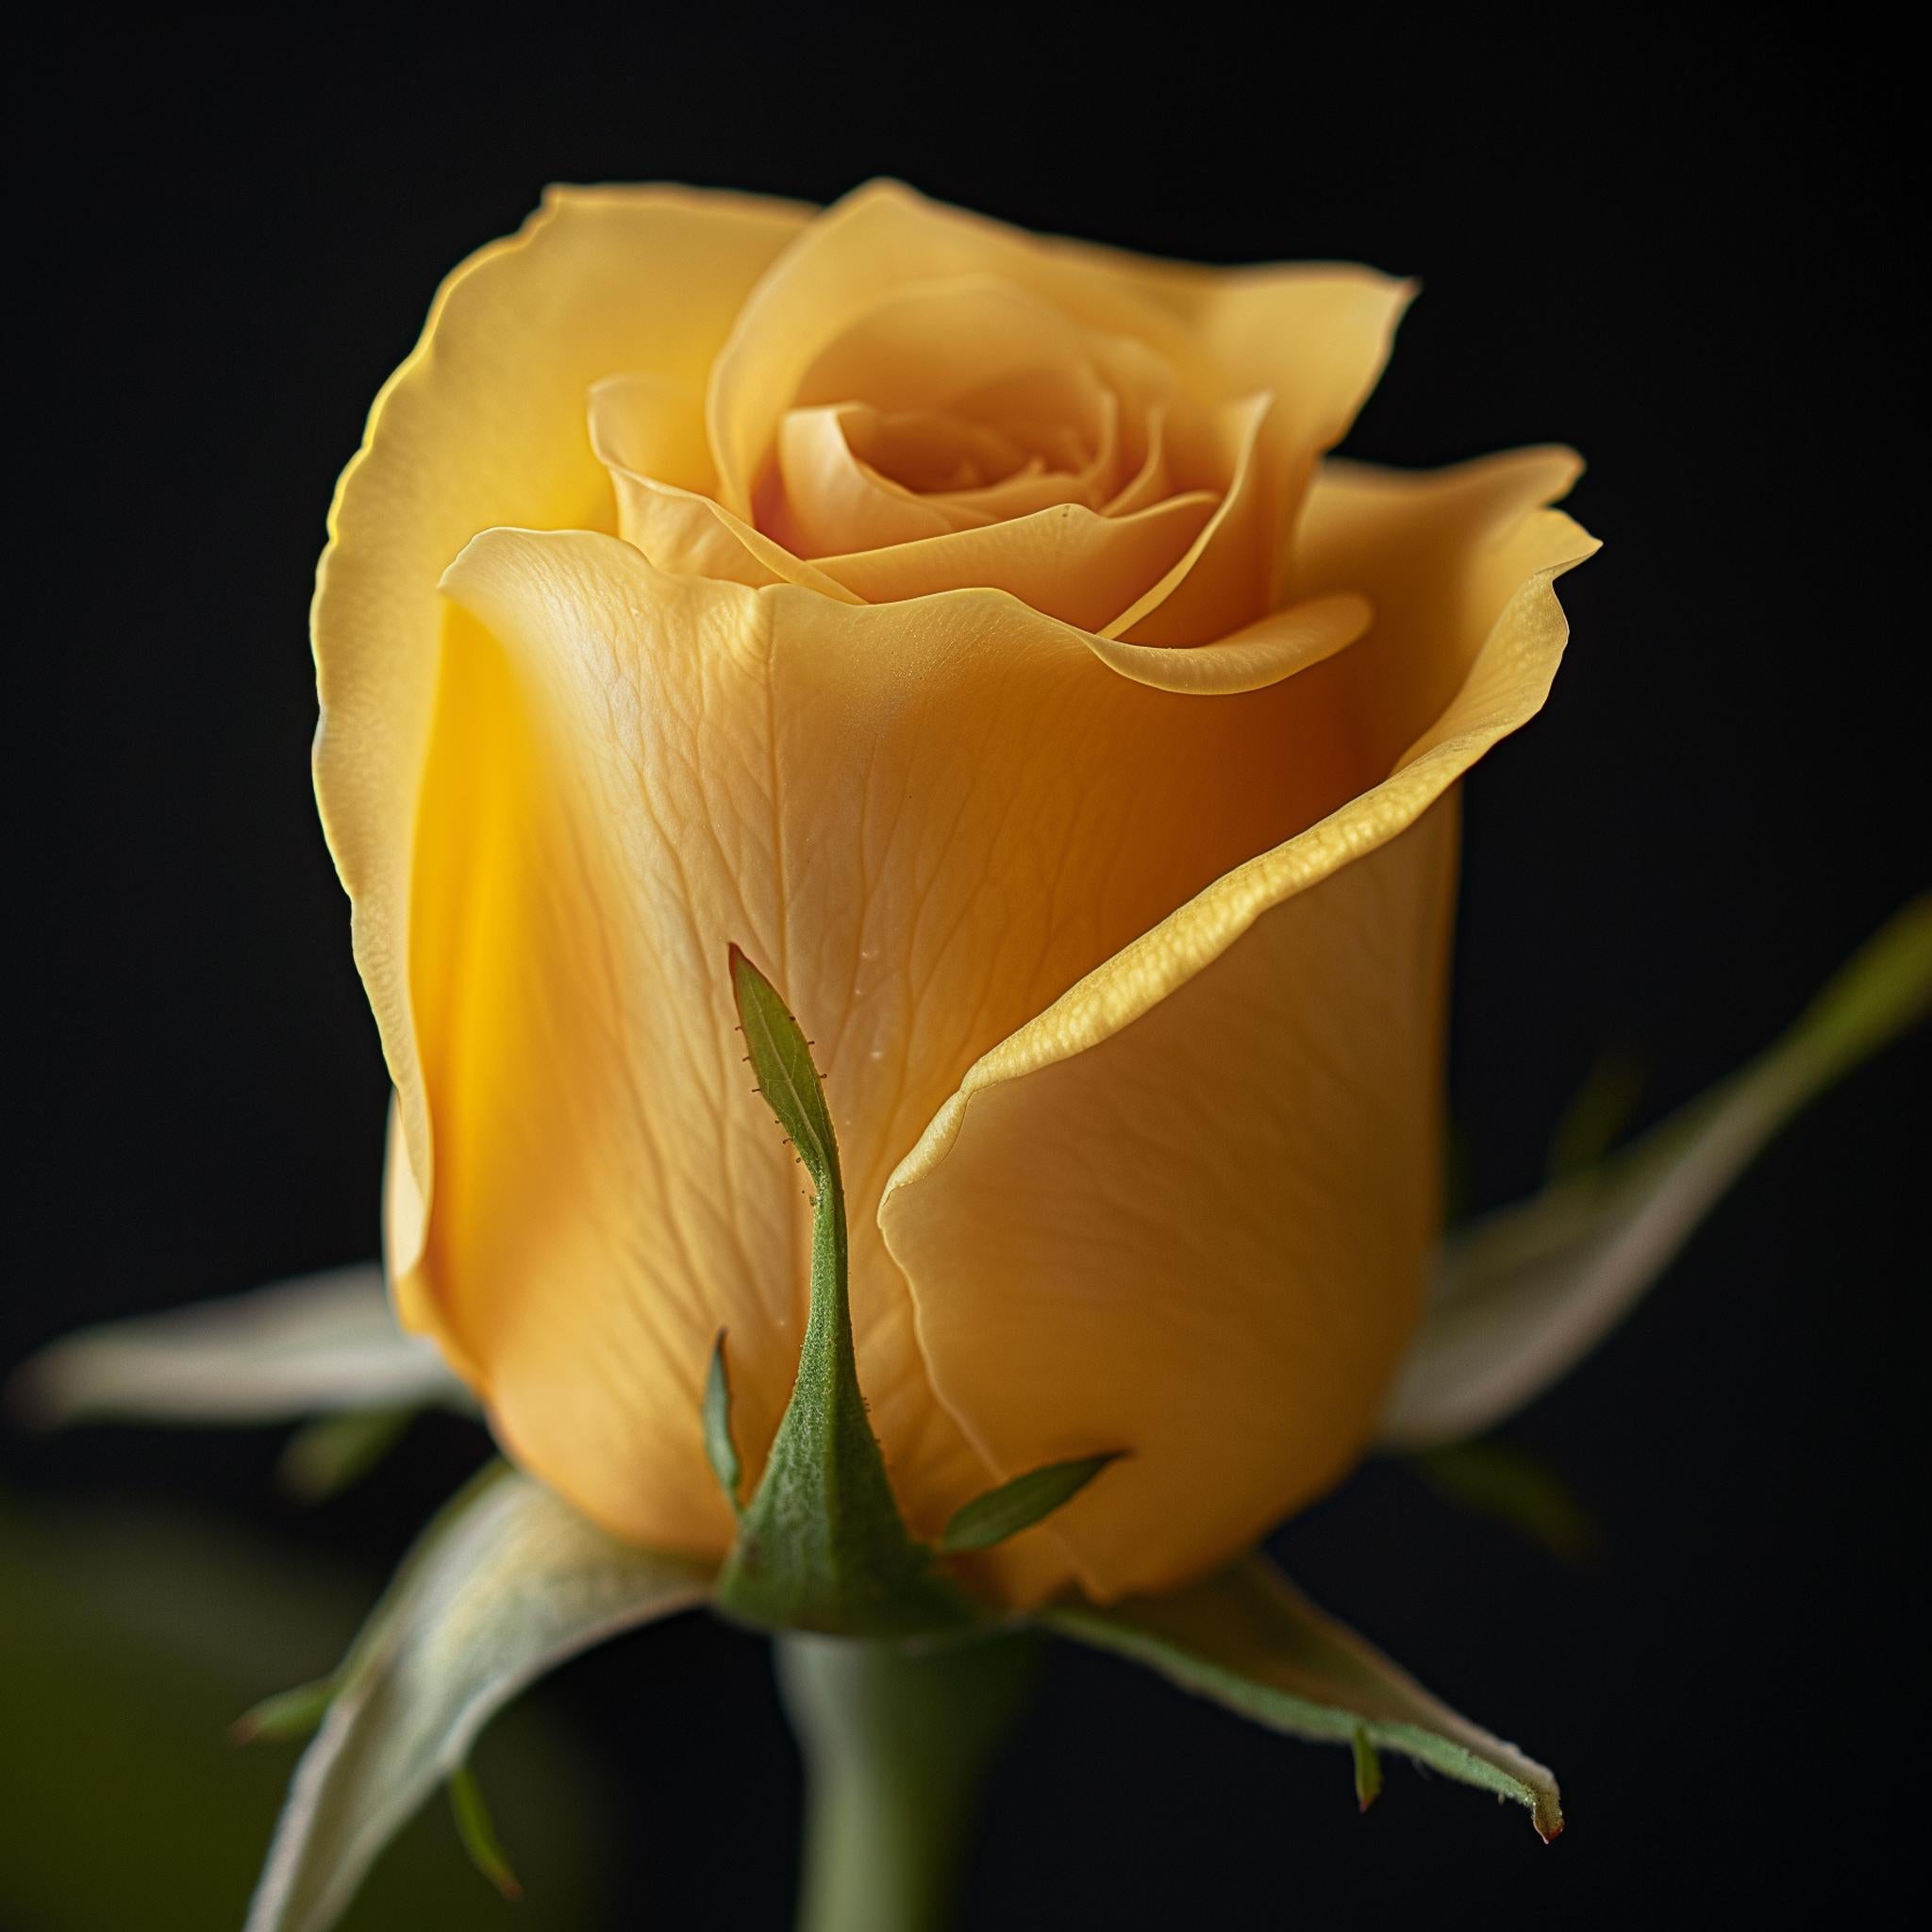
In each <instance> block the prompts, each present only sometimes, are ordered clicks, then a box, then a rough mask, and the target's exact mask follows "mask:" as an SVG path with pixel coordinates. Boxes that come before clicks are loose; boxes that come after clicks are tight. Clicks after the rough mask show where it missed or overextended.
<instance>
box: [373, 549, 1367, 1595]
mask: <svg viewBox="0 0 1932 1932" xmlns="http://www.w3.org/2000/svg"><path fill="white" fill-rule="evenodd" d="M448 584H449V588H450V594H451V596H452V598H453V599H454V600H455V602H456V604H457V606H458V612H459V615H458V619H457V620H456V621H453V623H452V625H451V626H450V629H449V634H448V641H447V644H446V647H445V649H446V668H445V672H444V676H443V682H442V689H441V698H440V709H439V717H438V724H437V729H436V733H435V736H434V741H433V749H432V754H431V758H430V761H429V770H428V777H427V781H426V784H425V793H424V800H423V806H422V811H421V832H420V839H419V850H418V855H417V865H418V875H417V882H416V897H415V902H414V907H413V913H412V922H413V923H412V926H411V930H410V946H411V961H410V966H411V990H412V998H413V1006H414V1011H415V1013H416V1016H417V1024H418V1028H419V1032H420V1039H421V1051H422V1062H423V1066H424V1073H425V1091H426V1094H427V1101H428V1110H429V1114H430V1118H431V1122H432V1124H433V1129H434V1135H433V1139H434V1148H435V1159H436V1166H435V1173H434V1176H433V1185H431V1186H430V1187H429V1188H428V1189H427V1191H426V1195H427V1198H426V1203H425V1204H422V1206H421V1207H419V1208H418V1210H417V1211H418V1212H419V1213H426V1229H425V1241H424V1246H423V1254H422V1257H421V1261H420V1264H419V1265H418V1267H417V1268H416V1269H415V1270H414V1272H413V1273H412V1274H411V1275H410V1276H409V1278H408V1283H407V1297H408V1306H409V1307H412V1308H413V1309H415V1310H417V1311H418V1312H419V1319H423V1320H425V1321H428V1322H431V1323H433V1324H435V1325H436V1326H437V1327H438V1329H439V1332H440V1333H441V1334H442V1335H443V1336H444V1338H445V1340H446V1341H447V1344H448V1346H449V1347H450V1350H451V1354H452V1357H453V1358H454V1359H456V1360H457V1361H458V1362H459V1363H460V1364H462V1365H463V1367H464V1368H465V1371H466V1373H468V1374H470V1375H471V1376H472V1377H473V1379H474V1380H475V1383H476V1384H477V1386H478V1388H479V1390H480V1391H482V1392H483V1394H484V1395H485V1397H486V1399H487V1400H488V1402H489V1404H490V1407H491V1412H492V1414H493V1416H494V1418H495V1420H496V1423H497V1425H498V1427H499V1429H500V1431H501V1432H502V1434H503V1436H504V1439H505V1441H507V1442H508V1444H509V1445H510V1446H511V1448H512V1449H513V1450H514V1451H515V1453H516V1454H517V1456H518V1457H519V1458H520V1459H521V1460H522V1461H524V1462H525V1464H526V1465H527V1466H528V1467H529V1468H531V1469H532V1470H533V1471H535V1472H536V1473H537V1474H540V1475H541V1476H542V1477H544V1478H545V1479H546V1480H547V1481H549V1482H551V1483H553V1484H554V1485H556V1486H557V1487H558V1489H560V1490H561V1491H563V1492H564V1493H566V1494H567V1495H570V1496H571V1497H572V1498H573V1499H575V1501H576V1502H578V1503H579V1504H580V1505H581V1506H582V1507H585V1508H586V1509H588V1510H589V1511H590V1512H591V1514H592V1515H594V1516H596V1517H597V1518H598V1519H599V1520H600V1521H602V1522H605V1523H607V1524H609V1525H610V1526H611V1527H613V1528H615V1529H618V1530H620V1531H622V1532H623V1533H625V1534H627V1535H630V1536H633V1537H635V1538H638V1539H641V1540H646V1541H650V1540H655V1541H674V1542H676V1543H678V1544H682V1545H690V1546H697V1547H705V1546H708V1541H707V1540H708V1539H710V1538H713V1537H715V1535H717V1534H719V1533H722V1530H723V1526H724V1525H723V1522H722V1519H720V1518H719V1517H718V1516H717V1513H716V1509H715V1505H714V1498H713V1491H714V1489H715V1486H714V1485H712V1484H711V1483H710V1482H709V1480H708V1477H707V1476H705V1474H703V1464H702V1451H701V1448H700V1445H699V1432H698V1404H697V1397H698V1389H699V1383H700V1381H701V1379H702V1375H703V1373H704V1368H705V1364H706V1361H707V1359H708V1352H709V1349H710V1345H711V1341H712V1338H713V1336H714V1335H715V1333H716V1331H717V1329H718V1328H719V1327H720V1326H724V1327H726V1328H728V1329H729V1331H730V1337H731V1340H730V1344H729V1346H730V1352H731V1358H732V1362H733V1368H734V1380H735V1383H736V1386H737V1390H738V1400H739V1410H740V1417H741V1443H742V1445H743V1447H744V1449H745V1452H746V1455H747V1459H748V1461H749V1462H750V1463H751V1464H752V1466H753V1467H754V1468H756V1466H757V1464H758V1460H759V1459H760V1457H761V1456H762V1453H763V1450H764V1447H765V1443H766V1440H767V1438H768V1437H769V1433H770V1430H771V1427H772V1425H773V1424H774V1421H775V1418H776V1415H777V1412H778V1409H779V1407H780V1406H781V1404H782V1402H783V1400H784V1398H785V1395H786V1392H787V1391H788V1389H789V1386H790V1381H791V1373H792V1370H793V1367H794V1365H795V1360H796V1352H797V1347H798V1341H799V1336H800V1332H801V1327H800V1324H801V1322H802V1317H803V1313H804V1306H805V1297H806V1281H805V1276H804V1273H803V1248H802V1244H801V1239H800V1235H801V1230H800V1216H801V1214H802V1211H803V1208H802V1203H801V1201H800V1199H799V1192H798V1187H799V1183H798V1178H797V1174H796V1171H795V1169H793V1168H792V1167H791V1165H790V1164H789V1162H788V1160H787V1159H786V1158H785V1157H784V1155H783V1152H782V1149H781V1148H780V1146H779V1143H778V1141H777V1139H776V1136H775V1134H774V1132H773V1130H772V1129H771V1126H770V1124H769V1121H768V1119H767V1118H766V1115H765V1111H764V1109H763V1108H761V1107H760V1106H759V1105H758V1103H757V1101H756V1099H755V1098H754V1096H753V1095H752V1094H751V1093H750V1091H748V1089H747V1087H746V1084H745V1076H744V1073H743V1069H742V1067H741V1065H740V1064H739V1054H740V1049H739V1047H738V1045H737V1043H736V1039H735V1035H734V1034H733V1032H732V1013H731V1009H730V1003H729V996H728V990H727V988H726V984H725V974H724V965H723V961H724V948H725V946H726V944H727V943H728V942H731V941H736V942H738V943H740V944H741V945H743V946H744V947H745V948H746V949H747V950H748V951H750V952H751V953H752V954H753V955H754V957H756V958H758V959H759V960H760V961H761V963H763V964H764V965H765V966H766V967H767V969H768V970H769V971H770V973H771V974H772V975H773V977H774V981H775V982H776V983H777V984H779V985H780V986H781V987H782V988H783V989H784V990H785V991H786V994H787V996H788V998H789V999H790V1000H791V1003H792V1005H793V1007H794V1008H795V1009H796V1010H797V1011H798V1012H799V1014H800V1016H801V1018H802V1020H803V1021H804V1024H806V1026H807V1028H808V1031H809V1033H810V1034H811V1035H812V1037H813V1038H814V1040H815V1041H816V1042H817V1051H818V1055H819V1058H820V1061H821V1064H822V1066H823V1067H824V1072H825V1076H826V1081H827V1087H828V1091H829V1093H830V1097H831V1104H832V1107H833V1110H834V1116H835V1119H836V1120H837V1123H838V1126H839V1132H840V1137H841V1147H842V1150H843V1156H844V1166H845V1173H846V1181H847V1188H848V1194H849V1198H850V1201H851V1204H852V1213H853V1274H852V1297H853V1308H854V1319H855V1326H856V1332H857V1336H858V1354H859V1367H860V1374H861V1377H862V1379H863V1381H864V1385H865V1389H866V1393H867V1397H868V1401H869V1403H870V1406H871V1411H872V1416H873V1420H874V1425H875V1426H876V1427H877V1429H878V1431H879V1434H880V1437H881V1439H882V1441H884V1443H885V1446H886V1451H887V1457H888V1461H889V1466H890V1468H891V1474H892V1476H893V1480H894V1482H895V1484H896V1485H897V1486H898V1488H899V1491H900V1494H901V1496H902V1498H903V1499H904V1500H905V1502H906V1504H907V1507H908V1512H909V1513H910V1515H911V1518H912V1520H913V1521H914V1522H915V1523H916V1524H919V1525H920V1526H921V1527H922V1528H924V1529H925V1530H927V1531H932V1530H935V1529H937V1528H938V1527H939V1526H940V1525H941V1524H942V1523H943V1522H944V1521H945V1519H946V1517H947V1516H948V1515H949V1514H950V1513H951V1511H952V1510H953V1509H954V1508H955V1507H958V1505H959V1504H960V1503H962V1502H964V1501H966V1500H967V1499H968V1498H969V1497H970V1496H972V1495H973V1494H974V1493H976V1492H977V1491H979V1490H980V1489H982V1488H984V1487H985V1486H986V1484H987V1482H988V1481H989V1480H990V1474H989V1472H988V1470H987V1468H986V1466H985V1465H984V1463H983V1462H982V1461H981V1459H980V1457H978V1455H977V1454H976V1453H975V1452H974V1450H973V1449H972V1448H971V1446H970V1445H969V1444H968V1442H967V1441H966V1440H965V1438H964V1437H963V1436H962V1435H961V1434H960V1432H959V1431H958V1427H957V1425H956V1424H954V1422H953V1421H952V1419H951V1417H950V1416H949V1415H948V1414H947V1413H946V1411H945V1410H944V1409H943V1408H942V1407H940V1406H939V1405H938V1404H937V1403H935V1402H934V1400H933V1398H932V1394H931V1391H930V1389H929V1386H928V1384H927V1381H926V1375H925V1370H924V1363H923V1361H922V1358H921V1357H920V1353H919V1349H918V1346H917V1342H916V1340H915V1337H914V1334H913V1329H912V1311H911V1305H910V1302H909V1299H908V1295H907V1291H906V1288H905V1284H904V1281H903V1279H902V1277H901V1275H900V1274H899V1271H898V1268H897V1267H896V1265H895V1264H894V1263H893V1261H892V1260H891V1257H890V1256H889V1255H888V1254H887V1252H886V1249H885V1247H884V1244H883V1241H882V1239H881V1236H880V1232H879V1228H878V1224H877V1220H876V1215H875V1211H874V1210H875V1208H876V1205H877V1203H878V1201H879V1198H880V1196H881V1194H882V1192H883V1190H884V1187H885V1183H886V1180H887V1178H888V1176H889V1175H890V1174H891V1172H892V1171H893V1169H894V1167H895V1166H896V1165H897V1164H898V1162H899V1160H900V1158H902V1157H903V1156H904V1155H905V1154H906V1152H907V1150H908V1148H909V1147H911V1146H912V1145H913V1143H914V1142H915V1141H917V1140H918V1139H919V1137H920V1135H921V1133H922V1132H923V1130H924V1128H925V1127H926V1125H927V1124H928V1123H929V1122H930V1121H931V1120H932V1118H933V1115H934V1114H935V1112H936V1111H938V1110H939V1109H940V1108H941V1105H942V1104H943V1103H944V1102H945V1100H946V1098H947V1096H948V1095H949V1094H951V1093H952V1092H953V1091H955V1090H956V1088H957V1087H958V1084H959V1082H960V1080H961V1079H962V1077H963V1076H964V1075H965V1074H966V1073H967V1071H968V1069H970V1068H971V1067H972V1066H973V1064H974V1061H975V1060H977V1059H978V1058H980V1057H981V1056H982V1055H984V1054H986V1053H987V1052H988V1051H989V1050H990V1049H991V1048H992V1047H994V1046H995V1045H996V1044H997V1043H998V1042H999V1041H1002V1040H1004V1039H1006V1038H1008V1036H1009V1035H1011V1034H1012V1033H1013V1032H1014V1031H1015V1029H1016V1028H1019V1027H1022V1026H1024V1024H1025V1023H1026V1022H1027V1021H1028V1020H1029V1019H1031V1018H1032V1017H1033V1016H1035V1015H1037V1014H1038V1013H1040V1012H1041V1009H1042V1008H1046V1007H1048V1006H1049V1005H1051V1003H1052V1002H1053V1001H1054V1000H1055V999H1056V998H1057V997H1058V995H1059V994H1060V993H1062V992H1063V991H1066V989H1067V988H1069V987H1070V986H1072V985H1074V983H1075V982H1076V981H1078V980H1079V979H1080V978H1081V977H1082V976H1083V975H1084V974H1088V973H1090V972H1091V970H1092V969H1093V968H1095V967H1097V966H1099V965H1100V964H1101V963H1102V962H1103V961H1105V960H1106V959H1108V958H1109V957H1111V956H1113V955H1115V954H1117V953H1118V952H1119V951H1120V950H1121V948H1122V947H1124V946H1125V945H1127V944H1128V943H1129V942H1130V941H1133V940H1134V938H1135V937H1136V935H1138V934H1141V933H1143V932H1145V931H1146V930H1147V929H1148V928H1149V927H1150V926H1152V925H1154V924H1157V923H1158V921H1159V920H1160V919H1161V918H1162V917H1163V915H1164V914H1166V913H1167V912H1169V911H1171V910H1172V909H1173V908H1174V907H1175V906H1178V905H1180V904H1182V903H1183V902H1185V901H1187V900H1188V899H1189V898H1190V897H1191V895H1192V894H1194V893H1196V892H1198V891H1201V890H1202V889H1203V888H1204V887H1206V886H1208V884H1209V883H1210V882H1211V881H1213V880H1214V879H1215V878H1217V877H1219V876H1220V875H1221V874H1224V873H1225V872H1227V871H1228V870H1229V869H1230V868H1231V867H1233V866H1236V865H1238V864H1239V863H1240V862H1241V860H1242V859H1243V858H1248V857H1250V856H1252V855H1253V854H1254V853H1256V852H1257V851H1262V850H1266V849H1267V848H1268V847H1270V846H1271V845H1273V844H1274V843H1277V842H1278V841H1279V840H1280V839H1281V838H1282V837H1283V836H1284V835H1285V834H1286V833H1287V832H1289V831H1291V830H1292V829H1295V828H1297V827H1300V826H1302V825H1306V824H1309V823H1311V822H1312V821H1313V820H1314V819H1315V818H1317V817H1319V816H1320V815H1321V814H1322V813H1323V812H1324V811H1326V810H1328V809H1331V808H1332V807H1333V806H1334V804H1336V803H1337V802H1338V801H1339V800H1340V799H1341V798H1343V797H1346V796H1347V795H1348V792H1349V791H1351V790H1352V789H1353V788H1354V786H1355V785H1356V784H1357V782H1358V774H1357V773H1356V772H1355V771H1354V770H1353V768H1352V767H1351V766H1349V764H1348V763H1347V762H1346V758H1345V750H1346V748H1345V745H1343V744H1342V743H1341V741H1339V740H1338V739H1337V738H1336V737H1335V735H1334V734H1333V733H1331V732H1329V731H1328V730H1327V728H1326V725H1327V721H1326V719H1325V718H1324V716H1323V715H1322V714H1321V713H1320V712H1319V711H1318V710H1316V709H1314V708H1311V707H1310V706H1309V705H1308V704H1307V702H1306V701H1305V700H1304V699H1303V698H1302V697H1301V696H1300V695H1299V690H1300V687H1301V686H1303V685H1304V684H1305V683H1306V682H1307V678H1305V677H1295V678H1289V679H1286V680H1284V681H1282V682H1280V683H1278V684H1275V685H1273V686H1270V687H1269V688H1267V689H1266V690H1262V691H1251V692H1248V693H1246V694H1245V695H1240V696H1229V697H1221V698H1216V699H1213V700H1211V701H1208V702H1204V701H1203V700H1201V699H1200V698H1198V697H1191V696H1180V695H1175V694H1174V693H1171V692H1167V691H1159V690H1156V689H1153V688H1151V687H1150V686H1148V685H1147V684H1145V683H1142V682H1138V681H1136V680H1134V679H1132V678H1130V677H1124V676H1122V675H1118V674H1117V673H1116V672H1114V671H1113V670H1112V669H1110V668H1109V667H1108V665H1106V664H1105V663H1103V662H1102V661H1100V659H1099V658H1096V657H1095V656H1094V654H1093V651H1092V649H1091V641H1090V640H1089V638H1088V637H1087V636H1086V634H1085V633H1083V632H1081V631H1078V630H1076V629H1074V628H1073V627H1071V626H1069V625H1062V624H1058V623H1055V622H1054V621H1052V620H1051V619H1048V618H1044V617H1042V616H1041V615H1040V614H1039V613H1037V612H1035V611H1032V610H1030V609H1028V608H1026V607H1024V606H1023V605H1021V604H1020V603H1018V602H1017V601H1015V600H1014V599H1013V598H1011V597H1009V596H1006V595H1003V594H1000V593H997V592H989V591H960V592H955V593H951V594H948V595H945V596H941V597H931V598H922V599H918V600H915V601H913V602H909V603H905V604H896V605H890V606H841V605H839V604H836V603H834V602H832V601H830V600H829V599H826V598H824V597H821V596H818V595H816V594H815V593H813V592H810V591H803V590H799V589H797V588H794V587H792V586H790V585H780V586H776V587H774V588H772V589H768V590H765V591H750V590H746V589H744V588H742V587H741V586H738V585H734V584H727V583H720V582H715V581H709V580H702V579H690V578H673V577H668V576H666V575H663V574H661V573H659V572H658V571H656V570H654V569H653V568H652V567H651V566H650V564H649V563H648V562H647V561H646V560H645V559H644V558H642V557H641V555H640V554H639V553H638V552H637V551H636V550H634V549H632V548H630V547H629V546H627V545H625V544H624V543H622V542H619V541H615V540H612V539H608V538H604V537H599V536H594V535H587V534H580V533H579V534H573V533H550V534H542V533H536V532H522V531H505V530H499V531H492V532H489V533H486V534H485V535H483V536H481V537H479V538H477V539H476V540H475V541H474V542H473V543H472V544H471V545H470V546H469V548H468V549H467V550H466V551H465V552H464V553H463V556H462V557H461V558H460V559H459V560H458V563H457V564H456V566H454V567H453V569H452V571H451V572H450V574H449V576H448ZM1024 1341H1025V1334H1024V1329H1022V1330H1020V1331H1016V1345H1020V1346H1024ZM1016 1560H1018V1561H1020V1562H1022V1563H1023V1564H1030V1565H1032V1566H1035V1570H1034V1574H1036V1578H1039V1577H1043V1578H1045V1579H1046V1581H1047V1582H1050V1581H1051V1580H1053V1579H1054V1578H1056V1577H1060V1576H1064V1574H1066V1568H1065V1559H1064V1558H1063V1557H1058V1556H1056V1555H1055V1554H1054V1552H1053V1550H1052V1548H1051V1546H1040V1545H1035V1546H1034V1548H1033V1549H1032V1551H1031V1552H1030V1553H1022V1556H1021V1557H1020V1558H1018V1559H1016ZM1040 1587H1042V1588H1044V1587H1046V1582H1041V1586H1040Z"/></svg>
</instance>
